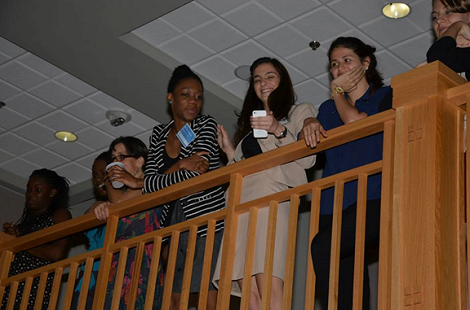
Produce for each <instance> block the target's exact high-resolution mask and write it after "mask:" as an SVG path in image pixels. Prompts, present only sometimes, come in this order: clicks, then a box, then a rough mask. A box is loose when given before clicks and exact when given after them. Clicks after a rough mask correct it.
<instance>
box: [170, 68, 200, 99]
mask: <svg viewBox="0 0 470 310" xmlns="http://www.w3.org/2000/svg"><path fill="white" fill-rule="evenodd" d="M187 79H195V80H196V81H198V82H199V83H201V86H202V87H203V90H204V86H203V84H202V81H201V78H200V77H199V76H198V75H197V74H196V73H194V72H193V71H192V70H191V69H189V67H188V66H187V65H181V66H179V67H176V68H175V70H173V73H172V75H171V78H170V81H169V82H168V87H167V93H172V92H173V91H174V90H175V88H176V86H178V84H179V83H181V82H182V81H183V80H187Z"/></svg>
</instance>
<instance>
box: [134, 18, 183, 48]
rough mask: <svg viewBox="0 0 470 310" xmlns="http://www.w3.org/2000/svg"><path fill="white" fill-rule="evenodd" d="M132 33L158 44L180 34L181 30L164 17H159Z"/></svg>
mask: <svg viewBox="0 0 470 310" xmlns="http://www.w3.org/2000/svg"><path fill="white" fill-rule="evenodd" d="M132 33H133V34H135V35H136V36H138V37H140V38H141V39H143V40H145V41H147V42H148V43H150V44H152V45H155V46H157V45H159V44H161V43H163V42H166V41H168V40H170V39H172V38H174V37H176V36H178V35H180V34H181V31H180V30H179V29H176V27H174V26H173V25H170V24H169V23H168V22H167V21H164V20H163V19H162V18H159V19H156V20H154V21H151V22H150V23H148V24H146V25H143V26H142V27H140V28H137V29H136V30H134V31H132Z"/></svg>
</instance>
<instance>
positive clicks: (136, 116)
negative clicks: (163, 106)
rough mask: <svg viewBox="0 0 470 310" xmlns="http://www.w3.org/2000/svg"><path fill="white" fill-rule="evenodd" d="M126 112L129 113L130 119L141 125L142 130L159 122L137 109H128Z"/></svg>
mask: <svg viewBox="0 0 470 310" xmlns="http://www.w3.org/2000/svg"><path fill="white" fill-rule="evenodd" d="M128 112H129V113H130V114H131V121H132V122H133V123H135V124H137V125H139V126H140V127H142V128H143V129H144V130H148V129H152V128H153V127H155V126H157V125H159V124H160V123H159V122H157V121H156V120H154V119H152V118H150V117H148V116H147V115H145V114H143V113H141V112H139V111H137V110H130V111H128Z"/></svg>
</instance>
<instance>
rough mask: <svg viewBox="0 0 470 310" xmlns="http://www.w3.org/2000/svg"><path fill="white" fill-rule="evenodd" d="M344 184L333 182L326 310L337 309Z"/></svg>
mask: <svg viewBox="0 0 470 310" xmlns="http://www.w3.org/2000/svg"><path fill="white" fill-rule="evenodd" d="M343 191H344V182H343V181H336V182H335V198H334V208H333V228H332V231H331V258H330V286H329V291H328V310H335V309H337V307H338V283H339V261H340V247H341V221H342V217H343Z"/></svg>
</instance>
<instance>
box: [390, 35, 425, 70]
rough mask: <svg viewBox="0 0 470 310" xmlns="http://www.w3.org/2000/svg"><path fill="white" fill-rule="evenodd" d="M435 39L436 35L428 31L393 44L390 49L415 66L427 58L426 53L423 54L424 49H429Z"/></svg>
mask: <svg viewBox="0 0 470 310" xmlns="http://www.w3.org/2000/svg"><path fill="white" fill-rule="evenodd" d="M433 41H434V35H433V34H432V33H431V32H427V33H423V34H422V35H419V36H417V37H413V38H411V39H409V40H407V41H404V42H401V43H398V44H396V45H394V46H391V47H390V48H389V50H390V51H391V52H393V53H394V54H396V55H397V56H398V57H400V58H401V59H403V60H404V61H406V62H407V63H408V64H409V65H410V66H412V67H415V66H416V65H418V64H419V63H420V62H422V61H425V60H426V54H423V53H422V51H423V50H427V49H428V48H429V47H430V46H431V45H432V43H433Z"/></svg>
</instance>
